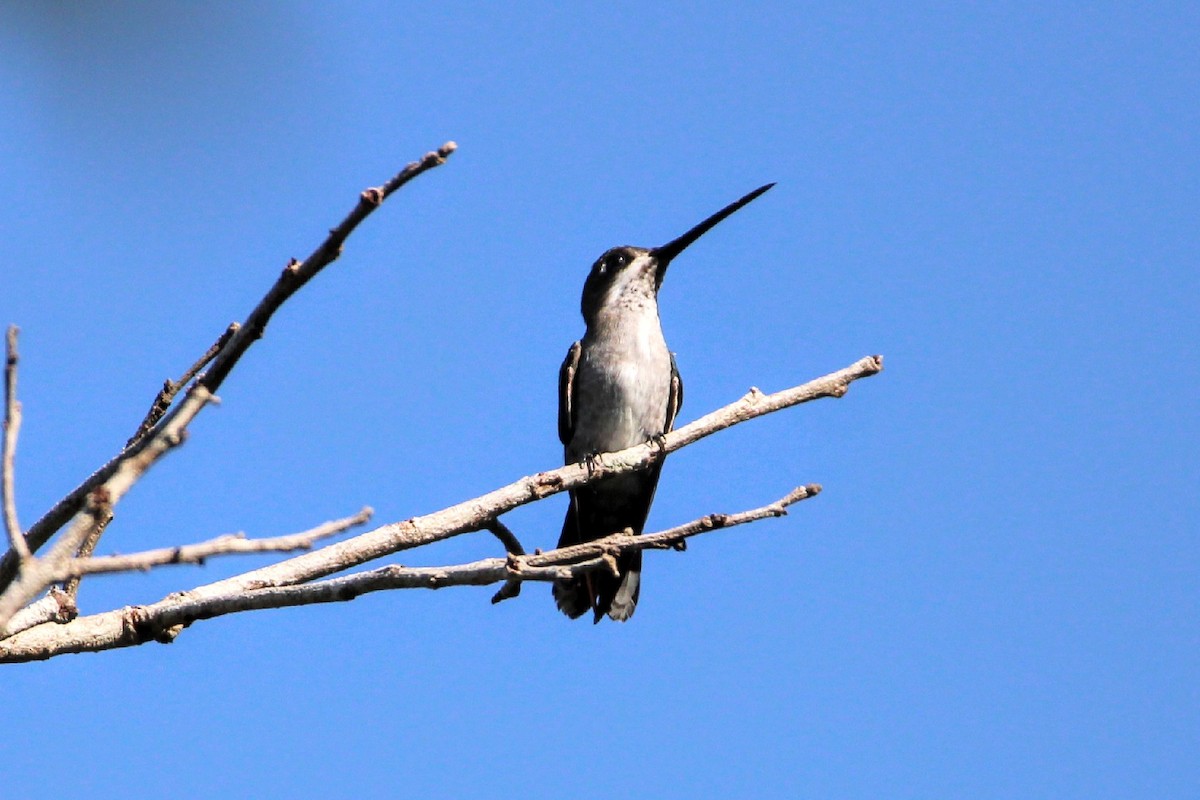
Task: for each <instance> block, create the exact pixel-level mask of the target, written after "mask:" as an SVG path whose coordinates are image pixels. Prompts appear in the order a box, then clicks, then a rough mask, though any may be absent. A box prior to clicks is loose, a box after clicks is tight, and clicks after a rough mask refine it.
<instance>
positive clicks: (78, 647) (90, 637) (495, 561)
mask: <svg viewBox="0 0 1200 800" xmlns="http://www.w3.org/2000/svg"><path fill="white" fill-rule="evenodd" d="M819 491H820V487H818V486H815V485H810V486H802V487H800V488H798V489H795V490H793V491H792V492H790V493H788V494H787V495H786V496H785V497H783V498H781V499H780V500H777V501H776V502H774V503H770V504H768V505H765V506H762V507H760V508H755V509H751V510H749V511H742V512H740V513H737V514H710V515H709V516H706V517H702V518H700V519H698V520H695V521H693V522H690V523H688V524H686V525H680V526H678V527H676V528H671V529H669V530H666V531H663V532H661V533H656V534H649V535H646V536H633V535H629V534H625V533H620V534H615V535H613V536H608V537H605V538H604V539H598V540H596V541H594V542H587V543H585V544H581V545H574V546H572V547H564V548H560V549H557V550H550V551H547V552H545V553H539V554H537V555H533V556H517V555H512V554H510V555H509V556H507V557H506V558H488V559H483V560H481V561H474V562H471V563H469V564H458V565H455V566H448V567H403V566H399V565H391V566H385V567H380V568H378V569H373V570H369V571H367V572H359V573H354V574H351V575H346V576H343V577H340V578H332V579H328V580H323V581H317V582H314V583H306V584H303V585H298V586H265V587H255V588H248V589H244V590H231V591H226V592H221V593H216V594H205V593H202V592H200V591H191V592H182V593H179V594H176V595H172V596H170V597H167V598H164V599H163V600H160V601H159V602H157V603H154V604H152V605H148V606H133V607H126V608H122V609H117V610H115V611H109V612H106V613H104V614H96V615H93V616H90V617H80V618H78V619H76V620H75V621H73V622H70V623H67V624H66V625H62V626H53V625H44V626H42V627H40V628H37V629H34V630H29V631H26V632H25V633H23V634H20V635H18V636H14V637H11V638H10V639H8V640H6V641H3V642H0V662H12V661H34V660H40V659H46V658H50V657H52V656H55V655H61V654H63V653H81V652H90V651H97V650H109V649H113V648H118V647H129V646H133V645H138V644H143V643H145V642H148V641H162V642H169V641H172V640H173V639H174V638H175V637H176V636H178V634H179V632H180V631H182V630H183V628H184V627H186V626H187V625H190V624H191V623H193V622H196V621H198V620H202V619H211V618H213V617H219V616H224V615H226V614H234V613H239V612H243V611H255V610H261V609H267V608H287V607H290V606H300V605H311V604H315V603H335V602H345V601H347V600H353V599H354V598H356V597H359V596H361V595H363V594H367V593H370V592H378V591H383V590H390V589H441V588H445V587H449V586H486V585H488V584H493V583H499V582H500V581H505V582H508V581H518V582H524V581H554V580H569V579H570V578H573V577H575V576H577V575H579V574H581V573H583V572H588V571H592V570H608V571H610V572H613V573H615V572H616V556H617V555H618V554H619V553H620V552H622V551H624V550H629V549H652V548H653V549H659V548H669V547H670V546H671V544H673V543H674V542H677V541H681V540H683V539H685V538H688V537H691V536H697V535H699V534H702V533H706V532H710V531H714V530H719V529H721V528H729V527H733V526H735V525H742V524H745V523H747V522H753V521H755V520H759V519H765V518H767V517H780V516H783V515H785V514H786V513H787V511H786V508H787V506H789V505H791V504H793V503H796V502H799V501H800V500H804V499H806V498H808V497H813V496H815V495H816V494H817V492H819ZM217 585H219V584H211V586H217ZM202 588H204V587H202Z"/></svg>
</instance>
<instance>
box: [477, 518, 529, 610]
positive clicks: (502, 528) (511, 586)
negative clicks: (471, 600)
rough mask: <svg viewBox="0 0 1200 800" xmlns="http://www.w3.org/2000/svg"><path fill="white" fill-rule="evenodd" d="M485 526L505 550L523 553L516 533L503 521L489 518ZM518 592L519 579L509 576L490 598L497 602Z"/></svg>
mask: <svg viewBox="0 0 1200 800" xmlns="http://www.w3.org/2000/svg"><path fill="white" fill-rule="evenodd" d="M485 527H486V528H487V529H488V530H489V531H491V532H492V534H493V535H495V537H496V538H497V539H499V540H500V544H502V545H504V549H505V551H506V552H508V553H511V554H513V555H515V556H523V555H525V548H524V547H522V546H521V542H520V540H519V539H517V536H516V534H514V533H513V532H512V531H511V530H509V528H508V526H507V525H505V524H504V523H503V522H501V521H500V520H498V519H490V520H488V522H487V524H486V525H485ZM519 594H521V581H519V580H516V579H515V578H510V579H509V580H507V581H505V582H504V585H503V586H502V587H500V591H498V592H496V595H495V597H493V598H492V602H493V603H499V602H500V601H501V600H508V599H509V598H511V597H516V596H517V595H519Z"/></svg>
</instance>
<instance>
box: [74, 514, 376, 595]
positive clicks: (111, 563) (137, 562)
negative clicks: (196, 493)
mask: <svg viewBox="0 0 1200 800" xmlns="http://www.w3.org/2000/svg"><path fill="white" fill-rule="evenodd" d="M373 513H374V511H372V509H370V508H364V509H363V510H362V511H359V512H358V513H357V514H354V515H353V516H349V517H344V518H342V519H336V520H332V521H330V522H326V523H323V524H321V525H318V526H317V527H315V528H311V529H309V530H307V531H303V532H301V533H292V534H288V535H286V536H274V537H270V538H263V539H247V538H246V535H245V534H244V533H231V534H226V535H224V536H218V537H216V538H215V539H209V540H208V541H205V542H200V543H198V544H187V545H180V546H178V547H162V548H159V549H157V550H146V551H143V552H141V553H129V554H128V555H114V556H97V557H95V558H73V559H71V560H69V561H67V562H66V563H64V564H62V565H61V566H60V567H59V569H58V570H57V571H56V572H54V573H53V574H52V575H51V577H50V580H51V581H52V582H54V583H57V582H59V581H64V580H67V579H68V578H76V577H79V576H82V575H95V574H100V573H113V572H144V571H146V570H149V569H153V568H154V567H159V566H163V565H166V564H203V563H204V562H205V560H207V559H209V558H211V557H213V556H222V555H232V554H239V553H287V552H292V551H296V550H311V549H312V546H313V545H314V544H315V543H316V542H318V541H320V540H321V539H328V538H329V537H330V536H336V535H337V534H339V533H342V532H344V531H346V530H349V529H350V528H353V527H356V526H358V525H362V524H364V523H366V522H367V520H369V519H370V518H371V515H372V514H373Z"/></svg>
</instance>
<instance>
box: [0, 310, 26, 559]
mask: <svg viewBox="0 0 1200 800" xmlns="http://www.w3.org/2000/svg"><path fill="white" fill-rule="evenodd" d="M18 332H19V331H18V328H17V326H16V325H9V326H8V335H7V337H6V347H5V352H6V358H5V361H4V455H3V460H2V461H0V473H2V475H0V483H2V486H3V488H2V490H0V491H2V492H3V495H4V501H3V502H4V527H5V529H6V530H7V531H8V541H9V546H11V547H12V550H13V552H14V553H16V554H17V558H18V559H20V561H22V562H27V561H29V559H30V558H32V556H33V554H32V553H31V552H29V545H28V544H26V542H25V535H24V534H23V533H21V523H20V522H18V521H17V497H16V490H15V486H14V477H13V474H14V472H15V470H16V466H15V461H16V455H17V434H18V433H19V432H20V430H21V403H20V402H19V401H18V400H17V361H18V360H19V356H18V355H17V333H18Z"/></svg>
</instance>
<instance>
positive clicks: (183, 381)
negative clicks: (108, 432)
mask: <svg viewBox="0 0 1200 800" xmlns="http://www.w3.org/2000/svg"><path fill="white" fill-rule="evenodd" d="M239 327H241V326H240V325H239V324H238V323H236V322H231V323H230V324H229V327H228V328H226V329H225V331H224V332H223V333H222V334H221V335H220V336H219V337H218V338H217V340H216V341H215V342H213V344H212V347H209V348H208V350H206V351H205V352H204V355H202V356H200V358H198V359H197V360H196V363H195V364H192V366H190V367H188V370H187V372H185V373H183V375H181V376H180V377H179V380H177V381H173V380H169V379H168V380H166V381H164V382H163V388H162V390H161V391H160V392H159V393H158V395H157V396H156V397H155V398H154V402H153V403H151V404H150V410H149V411H147V412H146V416H145V418H144V419H142V424H141V425H138V429H137V430H136V431H135V432H134V434H133V436H130V437H129V441H127V442H126V443H125V449H127V450H128V449H129V448H130V447H132V446H133V445H135V444H137V443H138V442H139V441H141V440H142V439H143V438H145V436H146V434H147V433H149V432H150V430H151V429H152V428H153V427H154V426H155V425H157V424H158V422H159V420H161V419H162V418H163V415H164V414H166V413H167V410H168V409H169V408H170V407H171V404H172V403H174V402H175V395H177V394H179V390H180V389H182V388H183V387H184V386H187V385H188V384H189V383H191V381H192V379H193V378H195V377H196V376H197V375H199V374H200V370H202V369H204V368H205V367H206V366H208V363H209V362H210V361H212V360H213V359H214V358H216V357H217V353H220V352H221V350H222V349H223V348H224V347H225V345H226V344H228V343H229V340H230V339H231V338H233V334H234V333H236V332H237V329H238V328H239ZM81 555H83V554H81Z"/></svg>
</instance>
